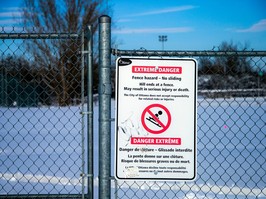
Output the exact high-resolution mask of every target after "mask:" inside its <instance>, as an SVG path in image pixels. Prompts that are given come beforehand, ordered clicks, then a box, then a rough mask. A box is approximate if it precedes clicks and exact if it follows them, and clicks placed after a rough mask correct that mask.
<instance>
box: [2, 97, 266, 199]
mask: <svg viewBox="0 0 266 199" xmlns="http://www.w3.org/2000/svg"><path fill="white" fill-rule="evenodd" d="M114 104H115V102H114V101H112V107H113V108H112V117H114ZM85 108H86V107H85ZM80 110H81V107H79V106H72V107H41V108H40V107H39V108H38V107H34V108H15V107H13V108H5V107H0V129H1V130H0V131H1V132H0V195H2V194H7V193H8V194H16V193H19V194H26V193H31V194H36V193H44V194H45V193H81V188H82V186H81V184H82V180H81V177H80V174H81V165H82V161H81V153H82V148H81V129H82V119H81V114H80ZM265 110H266V101H265V99H264V98H229V99H204V98H199V99H198V121H197V123H198V140H197V141H198V144H197V148H198V156H197V160H198V178H197V180H196V181H195V182H189V183H185V182H141V181H138V182H135V181H126V182H124V181H118V182H117V183H118V184H116V183H115V182H114V180H112V190H113V192H114V193H115V194H117V195H118V196H119V197H122V196H121V195H123V192H124V191H128V190H129V188H130V189H131V192H130V193H132V192H133V191H135V195H134V194H133V196H132V197H134V196H138V197H140V196H141V195H142V194H143V192H145V196H147V197H148V196H150V197H151V198H152V195H154V193H156V194H157V193H158V196H160V194H161V195H162V197H161V198H163V197H164V196H167V197H168V198H174V197H178V198H194V197H196V198H206V197H207V198H224V196H225V195H227V196H228V195H229V196H228V197H229V198H256V197H260V198H266V188H265V181H266V180H265V172H266V171H265V161H266V159H265V157H266V149H265V143H266V137H265V132H266V125H265V121H266V114H265ZM98 117H99V112H98V103H97V102H95V103H94V143H95V145H94V159H95V160H94V182H95V192H97V185H98V157H99V156H98V151H99V150H98ZM85 121H86V118H85ZM84 130H85V132H86V128H85V129H84ZM111 132H112V142H111V143H112V149H111V152H112V165H113V154H114V123H112V130H111ZM85 166H86V165H85ZM111 170H112V174H113V170H114V169H113V166H112V168H111ZM85 184H86V181H85ZM117 186H118V187H119V190H118V192H115V191H114V189H115V188H116V187H117ZM159 189H160V190H161V191H158V190H159ZM128 194H129V192H128ZM95 197H96V198H97V194H95ZM132 197H131V198H132Z"/></svg>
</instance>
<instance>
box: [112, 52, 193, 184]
mask: <svg viewBox="0 0 266 199" xmlns="http://www.w3.org/2000/svg"><path fill="white" fill-rule="evenodd" d="M120 59H129V60H147V61H149V60H158V61H159V60H165V61H166V60H175V61H178V60H179V61H193V62H194V64H195V65H194V67H195V74H194V77H195V81H194V88H195V89H194V92H195V93H194V157H195V161H194V176H193V177H192V178H120V177H118V176H117V165H118V164H119V163H118V162H117V161H118V159H117V153H118V149H117V143H118V135H117V134H118V123H117V122H118V119H117V114H118V108H119V107H118V100H119V99H118V96H119V95H118V88H119V81H118V79H119V67H122V66H125V65H130V64H131V63H130V64H125V65H123V64H121V65H119V63H118V62H119V60H120ZM197 78H198V67H197V61H196V60H195V59H192V58H172V59H171V58H166V59H162V58H142V57H123V56H121V57H118V58H117V59H116V78H115V79H116V94H115V99H116V111H115V154H114V177H115V179H117V180H126V181H127V180H128V181H130V180H131V181H132V180H134V181H138V180H139V181H194V180H196V178H197V91H198V88H197Z"/></svg>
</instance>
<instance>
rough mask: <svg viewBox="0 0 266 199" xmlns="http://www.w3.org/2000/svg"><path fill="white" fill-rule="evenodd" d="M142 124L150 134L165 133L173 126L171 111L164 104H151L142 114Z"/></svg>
mask: <svg viewBox="0 0 266 199" xmlns="http://www.w3.org/2000/svg"><path fill="white" fill-rule="evenodd" d="M141 123H142V125H143V127H144V129H145V130H146V131H148V132H149V133H153V134H160V133H163V132H165V131H166V130H167V129H168V128H169V126H170V124H171V114H170V111H169V110H168V109H167V108H166V107H165V106H163V105H162V104H151V105H149V106H147V107H146V108H145V109H144V111H143V112H142V114H141Z"/></svg>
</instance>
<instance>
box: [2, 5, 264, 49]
mask: <svg viewBox="0 0 266 199" xmlns="http://www.w3.org/2000/svg"><path fill="white" fill-rule="evenodd" d="M104 1H105V2H104V3H105V4H104V6H107V7H108V8H111V10H112V13H111V14H110V16H111V18H112V36H113V38H114V39H115V43H116V46H114V47H115V48H118V49H125V50H133V49H134V50H138V49H146V50H162V49H164V50H211V49H215V48H218V46H219V45H220V44H221V43H222V42H223V41H226V42H228V43H230V42H233V43H234V44H237V45H239V46H240V47H245V46H247V47H248V49H254V50H266V11H265V10H266V0H104ZM21 3H22V0H16V1H12V0H0V26H1V27H12V26H19V24H17V20H14V18H16V19H19V17H20V13H21V12H20V9H21ZM162 35H166V36H167V41H165V42H160V41H159V36H162Z"/></svg>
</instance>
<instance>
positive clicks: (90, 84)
mask: <svg viewBox="0 0 266 199" xmlns="http://www.w3.org/2000/svg"><path fill="white" fill-rule="evenodd" d="M92 38H93V35H92V25H89V26H88V28H87V41H88V42H87V48H88V56H87V59H88V70H87V71H88V72H87V76H88V77H87V83H88V86H87V103H88V105H87V111H88V120H87V123H88V132H87V133H88V139H87V141H88V195H89V198H93V186H94V184H93V90H92V87H93V75H92V71H93V63H92V60H93V46H92V45H93V39H92Z"/></svg>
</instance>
